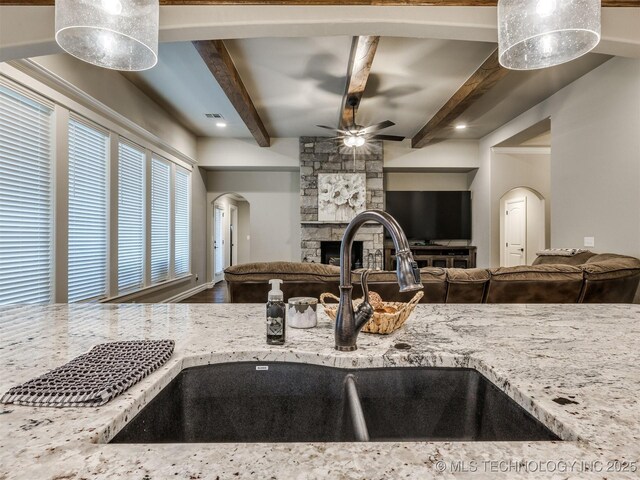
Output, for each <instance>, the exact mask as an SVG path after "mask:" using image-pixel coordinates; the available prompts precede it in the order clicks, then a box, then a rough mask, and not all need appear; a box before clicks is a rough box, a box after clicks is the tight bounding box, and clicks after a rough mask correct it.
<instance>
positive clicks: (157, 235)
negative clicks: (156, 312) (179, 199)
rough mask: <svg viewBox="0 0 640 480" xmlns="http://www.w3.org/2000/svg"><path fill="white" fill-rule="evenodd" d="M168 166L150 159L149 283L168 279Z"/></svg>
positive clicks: (155, 159) (160, 161) (157, 159)
mask: <svg viewBox="0 0 640 480" xmlns="http://www.w3.org/2000/svg"><path fill="white" fill-rule="evenodd" d="M170 170H171V168H170V166H169V164H168V163H166V162H164V161H162V160H160V159H159V158H155V157H154V158H152V159H151V282H152V283H158V282H161V281H163V280H167V279H168V278H169V245H170V243H169V241H170V237H169V236H170V225H169V201H170V198H169V179H170V175H169V174H170Z"/></svg>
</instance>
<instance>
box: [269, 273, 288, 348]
mask: <svg viewBox="0 0 640 480" xmlns="http://www.w3.org/2000/svg"><path fill="white" fill-rule="evenodd" d="M269 283H270V284H271V291H270V292H269V297H268V298H269V301H268V302H267V343H268V344H269V345H284V330H285V318H284V317H285V312H286V304H285V303H284V301H283V298H284V297H283V295H282V290H280V284H281V283H282V280H279V279H276V278H274V279H272V280H269Z"/></svg>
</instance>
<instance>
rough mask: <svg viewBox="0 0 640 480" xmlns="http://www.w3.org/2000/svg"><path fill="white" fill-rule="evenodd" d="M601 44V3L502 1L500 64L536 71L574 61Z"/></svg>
mask: <svg viewBox="0 0 640 480" xmlns="http://www.w3.org/2000/svg"><path fill="white" fill-rule="evenodd" d="M598 42H600V0H498V49H499V61H500V64H501V65H502V66H503V67H505V68H509V69H511V70H535V69H538V68H546V67H552V66H554V65H560V64H561V63H565V62H569V61H571V60H574V59H576V58H578V57H580V56H582V55H584V54H585V53H588V52H590V51H591V50H592V49H593V48H594V47H595V46H596V45H598Z"/></svg>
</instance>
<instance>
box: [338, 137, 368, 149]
mask: <svg viewBox="0 0 640 480" xmlns="http://www.w3.org/2000/svg"><path fill="white" fill-rule="evenodd" d="M342 141H343V142H344V144H345V145H346V146H347V147H353V148H355V147H361V146H363V145H364V144H365V142H366V140H365V138H364V137H362V136H360V135H347V136H346V137H344V139H343V140H342Z"/></svg>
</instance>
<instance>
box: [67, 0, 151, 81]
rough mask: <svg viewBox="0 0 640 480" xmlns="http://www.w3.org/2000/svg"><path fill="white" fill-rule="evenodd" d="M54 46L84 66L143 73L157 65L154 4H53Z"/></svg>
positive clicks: (105, 0)
mask: <svg viewBox="0 0 640 480" xmlns="http://www.w3.org/2000/svg"><path fill="white" fill-rule="evenodd" d="M55 5H56V7H55V8H56V42H58V45H60V47H62V48H63V49H64V50H65V51H66V52H67V53H69V54H71V55H73V56H74V57H77V58H79V59H80V60H84V61H85V62H89V63H92V64H94V65H98V66H99V67H104V68H110V69H113V70H126V71H137V70H147V69H149V68H151V67H153V66H154V65H155V64H156V63H157V61H158V18H159V2H158V0H56V3H55Z"/></svg>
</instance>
